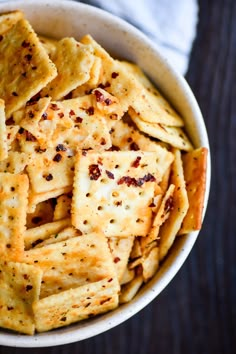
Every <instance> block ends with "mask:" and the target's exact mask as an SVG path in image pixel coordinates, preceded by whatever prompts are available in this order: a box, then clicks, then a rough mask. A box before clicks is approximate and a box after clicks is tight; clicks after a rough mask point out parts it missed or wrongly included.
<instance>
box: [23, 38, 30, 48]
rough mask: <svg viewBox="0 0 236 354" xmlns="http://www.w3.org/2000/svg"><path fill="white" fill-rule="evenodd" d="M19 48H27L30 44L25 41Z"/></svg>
mask: <svg viewBox="0 0 236 354" xmlns="http://www.w3.org/2000/svg"><path fill="white" fill-rule="evenodd" d="M21 46H22V47H23V48H28V47H29V46H30V43H29V42H26V41H25V40H24V41H23V42H22V43H21Z"/></svg>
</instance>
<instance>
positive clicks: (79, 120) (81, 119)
mask: <svg viewBox="0 0 236 354" xmlns="http://www.w3.org/2000/svg"><path fill="white" fill-rule="evenodd" d="M75 121H76V122H77V123H82V122H83V118H81V117H76V118H75Z"/></svg>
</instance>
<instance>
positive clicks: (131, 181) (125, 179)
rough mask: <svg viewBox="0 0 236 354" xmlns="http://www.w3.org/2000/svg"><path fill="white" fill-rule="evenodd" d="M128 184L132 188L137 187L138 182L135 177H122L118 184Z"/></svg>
mask: <svg viewBox="0 0 236 354" xmlns="http://www.w3.org/2000/svg"><path fill="white" fill-rule="evenodd" d="M124 183H125V184H127V186H128V187H130V186H132V185H133V186H135V187H136V186H137V181H136V179H135V178H133V177H129V176H123V177H121V178H120V179H119V180H118V181H117V184H118V185H120V184H124Z"/></svg>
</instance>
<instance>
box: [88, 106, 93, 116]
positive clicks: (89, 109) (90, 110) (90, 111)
mask: <svg viewBox="0 0 236 354" xmlns="http://www.w3.org/2000/svg"><path fill="white" fill-rule="evenodd" d="M86 113H87V114H88V115H89V116H92V115H93V114H94V107H92V106H91V107H89V108H88V109H86Z"/></svg>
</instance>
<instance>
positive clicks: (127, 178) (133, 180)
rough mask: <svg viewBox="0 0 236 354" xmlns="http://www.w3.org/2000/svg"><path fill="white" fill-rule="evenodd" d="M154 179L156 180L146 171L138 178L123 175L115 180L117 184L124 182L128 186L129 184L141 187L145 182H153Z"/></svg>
mask: <svg viewBox="0 0 236 354" xmlns="http://www.w3.org/2000/svg"><path fill="white" fill-rule="evenodd" d="M154 181H156V178H155V177H154V176H153V175H151V174H150V173H148V174H147V175H145V176H144V177H142V178H138V179H136V178H134V177H130V176H123V177H121V178H120V179H119V180H118V181H117V184H118V185H120V184H124V183H125V184H127V186H128V187H130V186H134V187H141V186H142V185H143V184H144V183H145V182H154Z"/></svg>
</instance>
